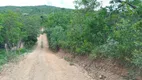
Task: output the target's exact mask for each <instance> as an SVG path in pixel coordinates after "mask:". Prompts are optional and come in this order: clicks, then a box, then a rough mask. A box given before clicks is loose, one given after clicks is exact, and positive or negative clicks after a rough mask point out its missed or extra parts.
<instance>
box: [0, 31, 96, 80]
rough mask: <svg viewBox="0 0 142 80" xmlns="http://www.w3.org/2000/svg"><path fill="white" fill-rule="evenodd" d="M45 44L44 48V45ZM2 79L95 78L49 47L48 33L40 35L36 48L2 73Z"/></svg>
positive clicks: (77, 79)
mask: <svg viewBox="0 0 142 80" xmlns="http://www.w3.org/2000/svg"><path fill="white" fill-rule="evenodd" d="M42 44H43V48H41V47H42ZM0 80H93V79H91V78H90V77H89V76H88V75H87V74H85V73H83V72H82V70H81V69H80V68H79V67H77V66H70V65H69V63H68V62H67V61H65V60H64V59H60V58H58V57H57V56H56V55H54V54H53V53H52V52H51V51H50V50H49V49H48V43H47V38H46V34H43V35H40V37H38V42H37V47H36V48H35V50H34V51H33V52H32V53H30V54H28V55H26V56H25V58H24V59H23V60H22V61H20V62H19V63H18V64H16V65H13V67H10V68H9V69H8V70H6V71H5V70H4V71H3V72H2V73H1V74H0Z"/></svg>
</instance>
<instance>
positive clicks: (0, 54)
mask: <svg viewBox="0 0 142 80" xmlns="http://www.w3.org/2000/svg"><path fill="white" fill-rule="evenodd" d="M27 51H28V50H27V49H25V48H23V49H19V50H17V51H9V52H8V53H6V51H5V50H4V49H0V71H1V69H2V66H3V65H4V64H6V63H8V62H11V61H15V60H16V59H17V58H18V56H19V55H22V54H24V53H26V52H27Z"/></svg>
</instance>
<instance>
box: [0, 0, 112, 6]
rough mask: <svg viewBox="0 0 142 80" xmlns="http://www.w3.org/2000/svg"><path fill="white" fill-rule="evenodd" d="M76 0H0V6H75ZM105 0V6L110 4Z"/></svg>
mask: <svg viewBox="0 0 142 80" xmlns="http://www.w3.org/2000/svg"><path fill="white" fill-rule="evenodd" d="M73 1H74V0H0V6H9V5H10V6H11V5H12V6H35V5H51V6H57V7H64V8H74V4H73ZM99 1H103V6H106V5H108V3H109V1H110V0H99Z"/></svg>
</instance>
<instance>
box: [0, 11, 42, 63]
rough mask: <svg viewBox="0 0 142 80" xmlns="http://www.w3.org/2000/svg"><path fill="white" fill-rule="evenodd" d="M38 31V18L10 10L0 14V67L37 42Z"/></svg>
mask: <svg viewBox="0 0 142 80" xmlns="http://www.w3.org/2000/svg"><path fill="white" fill-rule="evenodd" d="M39 29H40V16H35V15H23V14H22V13H19V12H13V11H12V10H11V11H4V12H1V13H0V65H2V64H4V63H6V62H8V61H9V60H12V59H13V58H15V57H16V56H17V55H19V54H21V53H24V52H25V51H26V49H27V48H31V47H32V46H33V45H34V44H35V43H36V41H37V36H38V33H39ZM22 45H24V46H25V47H24V48H23V47H22Z"/></svg>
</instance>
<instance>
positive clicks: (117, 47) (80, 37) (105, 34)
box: [43, 0, 142, 80]
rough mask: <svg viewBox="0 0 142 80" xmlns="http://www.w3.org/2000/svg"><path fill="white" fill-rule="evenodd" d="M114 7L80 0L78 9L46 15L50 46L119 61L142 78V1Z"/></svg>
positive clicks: (128, 0) (127, 0)
mask: <svg viewBox="0 0 142 80" xmlns="http://www.w3.org/2000/svg"><path fill="white" fill-rule="evenodd" d="M110 4H111V5H110V6H107V7H102V5H101V2H98V1H97V0H76V1H75V6H76V9H75V10H72V11H58V12H56V13H51V14H48V15H47V16H44V19H43V25H44V26H45V29H46V31H45V32H46V33H47V34H48V35H47V36H48V41H49V46H50V48H51V49H52V50H54V51H58V50H59V49H63V50H65V51H68V52H70V53H72V54H73V55H89V56H90V57H92V58H93V59H97V58H110V59H115V60H118V61H120V62H121V63H122V64H123V65H124V64H125V65H126V66H127V67H129V68H130V67H131V71H132V72H134V74H135V75H142V63H141V62H142V37H141V36H142V1H141V0H123V1H121V0H112V1H111V2H110ZM131 79H132V78H131ZM129 80H130V79H129ZM133 80H135V79H133Z"/></svg>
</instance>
